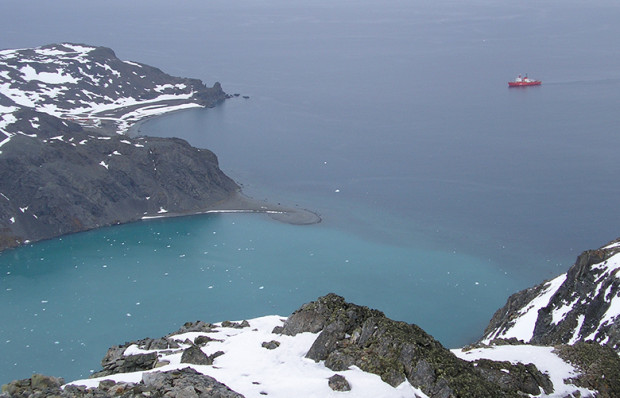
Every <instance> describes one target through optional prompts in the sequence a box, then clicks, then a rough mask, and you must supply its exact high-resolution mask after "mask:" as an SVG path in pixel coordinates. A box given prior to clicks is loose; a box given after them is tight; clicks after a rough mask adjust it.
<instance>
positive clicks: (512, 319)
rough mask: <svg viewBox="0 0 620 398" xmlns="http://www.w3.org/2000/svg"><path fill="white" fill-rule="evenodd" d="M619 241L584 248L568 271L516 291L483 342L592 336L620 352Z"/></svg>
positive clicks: (549, 340) (571, 340) (571, 341)
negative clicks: (595, 247)
mask: <svg viewBox="0 0 620 398" xmlns="http://www.w3.org/2000/svg"><path fill="white" fill-rule="evenodd" d="M619 271H620V241H619V240H616V241H613V242H611V243H609V244H607V245H605V246H603V247H601V248H599V249H597V250H589V251H586V252H584V253H582V254H581V255H580V256H579V257H578V258H577V261H576V263H575V265H573V266H572V267H571V268H570V269H569V271H568V272H567V273H566V274H562V275H560V276H558V277H557V278H555V279H553V280H551V281H548V282H545V283H542V284H540V285H538V286H535V287H533V288H530V289H527V290H524V291H522V292H519V293H516V294H514V295H513V296H511V297H510V298H509V299H508V303H507V304H506V305H505V306H504V307H503V308H501V309H500V310H498V311H497V312H496V314H495V315H494V317H493V319H492V320H491V323H490V324H489V327H488V328H487V330H486V331H485V333H484V337H483V339H482V342H483V343H489V342H491V341H492V340H493V339H497V338H502V339H510V338H516V339H517V340H522V341H524V342H526V343H529V342H531V343H534V344H545V345H553V344H575V343H576V342H579V341H592V342H596V343H599V344H602V345H607V346H609V347H611V348H613V349H615V350H616V351H617V352H620V275H619Z"/></svg>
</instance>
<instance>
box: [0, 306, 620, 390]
mask: <svg viewBox="0 0 620 398" xmlns="http://www.w3.org/2000/svg"><path fill="white" fill-rule="evenodd" d="M500 343H501V344H500ZM510 343H512V344H510ZM496 344H497V345H491V346H489V345H480V346H478V347H469V348H465V349H459V350H452V351H449V350H447V349H446V348H444V347H443V346H442V345H441V344H440V343H439V342H438V341H436V340H435V339H433V337H432V336H430V335H428V334H427V333H425V332H424V331H423V330H422V329H420V328H419V327H417V326H416V325H412V324H407V323H404V322H398V321H394V320H391V319H389V318H386V317H385V315H384V314H383V313H382V312H380V311H377V310H373V309H369V308H367V307H364V306H359V305H356V304H352V303H348V302H346V301H345V300H344V298H342V297H340V296H337V295H335V294H328V295H326V296H324V297H320V298H319V299H317V300H316V301H314V302H311V303H308V304H305V305H303V306H302V307H301V308H300V309H299V310H297V311H295V312H294V313H293V314H292V315H291V316H290V317H288V318H287V319H282V318H281V317H278V316H268V317H263V318H256V319H252V320H249V321H247V320H246V321H242V322H229V321H225V322H222V323H220V324H211V323H205V322H201V321H197V322H192V323H186V324H185V325H183V326H182V327H181V328H180V329H179V330H178V331H177V332H174V333H172V334H170V335H167V336H165V337H162V338H157V339H151V338H147V339H142V340H138V341H135V342H129V343H125V344H123V345H121V346H115V347H112V348H110V349H109V350H108V352H107V353H106V355H105V357H104V359H103V360H102V362H101V364H102V368H103V369H102V370H101V371H99V372H96V373H94V374H93V376H92V378H90V379H85V380H77V381H74V382H71V383H69V384H67V385H64V386H63V387H61V385H62V384H63V383H64V381H62V380H60V379H56V378H52V377H46V376H41V375H34V376H33V377H32V378H30V379H26V380H19V381H15V382H12V383H9V384H7V385H5V386H3V390H2V391H3V394H2V395H0V397H1V398H17V397H19V398H22V397H32V398H34V397H52V396H56V397H57V396H62V397H138V396H142V397H144V396H146V397H163V396H170V397H173V396H178V397H239V396H246V397H262V396H269V395H273V396H330V394H333V393H334V392H335V391H337V392H338V394H349V395H350V396H354V397H361V398H364V397H368V398H371V397H372V398H375V397H379V396H380V397H386V398H389V397H401V398H402V397H410V398H424V397H431V398H440V397H442V398H444V397H445V398H448V397H521V396H547V397H567V396H572V397H594V396H598V397H616V396H620V359H619V357H618V355H616V353H615V352H614V351H613V350H612V349H611V348H609V347H604V346H601V345H599V344H596V343H579V344H576V345H574V346H569V345H560V346H557V347H544V346H533V345H527V344H522V343H519V342H516V341H500V340H498V341H497V342H496ZM308 359H310V360H311V361H309V360H308Z"/></svg>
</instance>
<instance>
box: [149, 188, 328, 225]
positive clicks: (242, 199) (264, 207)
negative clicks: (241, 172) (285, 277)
mask: <svg viewBox="0 0 620 398" xmlns="http://www.w3.org/2000/svg"><path fill="white" fill-rule="evenodd" d="M217 213H260V214H266V215H268V216H269V217H271V218H272V219H274V220H276V221H280V222H283V223H286V224H292V225H312V224H318V223H320V222H321V221H322V219H321V216H319V215H318V214H317V213H315V212H313V211H311V210H308V209H302V208H292V207H290V206H283V205H279V204H278V205H274V204H271V203H268V202H264V201H259V200H256V199H253V198H250V197H248V196H246V195H244V194H243V193H242V192H241V191H237V192H235V193H234V194H232V195H231V196H230V197H229V198H228V199H224V200H222V201H220V202H218V203H216V204H214V205H211V206H209V208H207V209H206V210H203V211H196V212H192V213H169V212H165V213H160V214H157V215H152V216H144V217H142V220H143V221H147V220H153V219H159V218H169V217H184V216H195V215H200V214H217Z"/></svg>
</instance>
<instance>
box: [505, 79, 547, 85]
mask: <svg viewBox="0 0 620 398" xmlns="http://www.w3.org/2000/svg"><path fill="white" fill-rule="evenodd" d="M541 84H542V82H541V81H540V80H534V81H531V82H508V87H526V86H540V85H541Z"/></svg>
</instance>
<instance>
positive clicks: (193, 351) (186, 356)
mask: <svg viewBox="0 0 620 398" xmlns="http://www.w3.org/2000/svg"><path fill="white" fill-rule="evenodd" d="M181 363H191V364H194V365H213V359H211V358H209V356H208V355H207V354H205V353H204V352H202V350H201V349H200V347H198V346H197V345H191V346H189V347H188V348H186V349H184V350H183V354H182V355H181Z"/></svg>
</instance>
